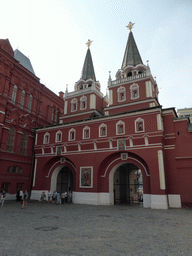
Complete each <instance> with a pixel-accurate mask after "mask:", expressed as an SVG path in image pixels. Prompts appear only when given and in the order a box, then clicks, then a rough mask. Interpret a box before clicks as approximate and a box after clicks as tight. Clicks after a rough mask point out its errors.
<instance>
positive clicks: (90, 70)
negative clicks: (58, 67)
mask: <svg viewBox="0 0 192 256" xmlns="http://www.w3.org/2000/svg"><path fill="white" fill-rule="evenodd" d="M92 42H93V41H91V40H90V39H89V40H88V41H87V43H86V44H87V46H88V49H87V54H86V57H85V61H84V65H83V70H82V76H81V78H82V79H83V80H85V81H86V80H88V79H90V78H91V79H92V80H94V81H96V77H95V71H94V67H93V61H92V57H91V51H90V45H91V43H92Z"/></svg>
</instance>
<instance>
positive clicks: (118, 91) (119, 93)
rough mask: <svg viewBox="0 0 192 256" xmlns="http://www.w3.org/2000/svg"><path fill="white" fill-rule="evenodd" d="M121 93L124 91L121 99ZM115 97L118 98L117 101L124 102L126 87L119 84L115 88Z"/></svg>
mask: <svg viewBox="0 0 192 256" xmlns="http://www.w3.org/2000/svg"><path fill="white" fill-rule="evenodd" d="M121 93H124V98H123V99H121ZM117 99H118V102H124V101H126V89H125V87H124V86H120V87H119V88H118V89H117Z"/></svg>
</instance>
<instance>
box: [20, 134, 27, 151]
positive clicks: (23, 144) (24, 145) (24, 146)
mask: <svg viewBox="0 0 192 256" xmlns="http://www.w3.org/2000/svg"><path fill="white" fill-rule="evenodd" d="M26 151H27V132H25V131H24V132H23V135H22V137H21V142H20V154H21V155H26Z"/></svg>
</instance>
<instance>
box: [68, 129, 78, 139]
mask: <svg viewBox="0 0 192 256" xmlns="http://www.w3.org/2000/svg"><path fill="white" fill-rule="evenodd" d="M75 134H76V132H75V129H73V128H71V129H70V130H69V135H68V140H69V141H71V140H75Z"/></svg>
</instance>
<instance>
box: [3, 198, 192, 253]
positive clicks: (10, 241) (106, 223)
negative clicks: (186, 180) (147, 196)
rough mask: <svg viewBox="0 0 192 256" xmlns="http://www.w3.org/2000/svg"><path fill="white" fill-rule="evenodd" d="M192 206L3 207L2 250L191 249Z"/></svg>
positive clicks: (125, 250)
mask: <svg viewBox="0 0 192 256" xmlns="http://www.w3.org/2000/svg"><path fill="white" fill-rule="evenodd" d="M191 215H192V210H191V209H168V210H152V209H144V208H143V207H141V206H93V205H74V204H71V205H69V204H65V205H52V204H48V203H47V204H41V203H39V202H35V201H31V202H29V203H28V206H27V209H21V205H20V204H19V203H15V202H13V201H9V202H8V201H6V202H5V205H4V207H2V208H0V220H1V221H0V230H1V243H0V255H1V256H13V255H14V256H41V255H42V256H43V255H46V256H52V255H54V256H55V255H57V256H59V255H70V256H73V255H74V256H76V255H77V256H84V255H88V256H89V255H90V256H94V255H100V256H102V255H109V256H113V255H114V256H119V255H120V256H121V255H141V256H143V255H144V256H145V255H147V256H148V255H155V256H158V255H160V256H162V255H163V256H164V255H174V256H175V255H192V229H191V227H192V218H191Z"/></svg>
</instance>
